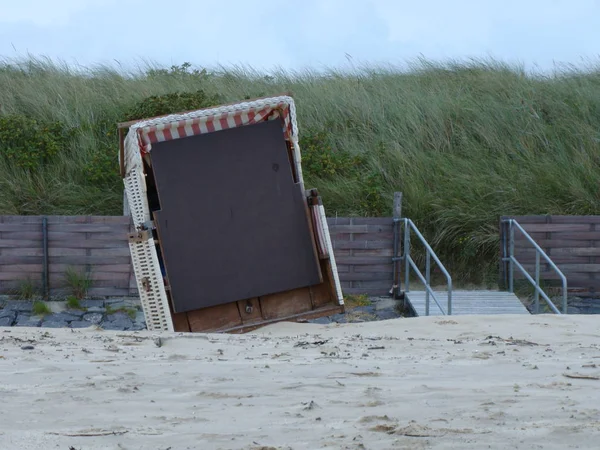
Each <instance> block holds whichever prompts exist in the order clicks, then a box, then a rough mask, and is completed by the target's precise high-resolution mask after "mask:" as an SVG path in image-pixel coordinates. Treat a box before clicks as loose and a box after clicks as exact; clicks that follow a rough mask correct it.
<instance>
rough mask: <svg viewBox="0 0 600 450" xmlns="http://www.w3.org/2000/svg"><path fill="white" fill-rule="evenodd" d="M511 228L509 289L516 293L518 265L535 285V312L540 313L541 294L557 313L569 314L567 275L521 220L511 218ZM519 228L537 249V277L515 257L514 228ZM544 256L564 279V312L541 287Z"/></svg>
mask: <svg viewBox="0 0 600 450" xmlns="http://www.w3.org/2000/svg"><path fill="white" fill-rule="evenodd" d="M509 224H510V227H511V230H510V255H509V263H510V277H509V289H510V292H511V293H514V268H515V267H516V268H517V269H519V271H520V272H521V274H523V276H524V277H525V279H526V280H527V281H529V283H531V285H532V286H534V288H535V296H534V308H535V312H536V313H539V299H540V296H541V297H542V298H543V299H544V301H545V302H546V304H547V305H548V307H549V308H550V309H551V310H552V311H554V312H555V313H556V314H567V307H568V305H567V292H568V291H567V277H565V274H564V273H562V271H561V270H560V269H559V268H558V266H557V265H556V264H554V262H553V261H552V260H551V259H550V257H549V256H548V255H547V254H546V252H545V251H544V250H543V249H542V247H540V246H539V245H538V244H537V243H536V242H535V241H534V240H533V238H532V237H531V236H530V235H529V233H527V231H525V229H524V228H523V227H522V226H521V225H520V224H519V222H517V221H516V220H514V219H510V221H509ZM515 228H517V229H518V230H519V232H520V233H521V235H522V236H523V237H524V238H525V240H527V241H528V242H529V243H530V244H531V245H532V246H533V248H534V249H535V252H536V253H535V278H533V277H532V276H531V275H530V274H529V273H528V272H527V270H526V269H525V267H523V265H522V264H521V263H520V262H519V261H517V258H515V232H514V229H515ZM541 258H544V261H546V263H547V264H548V265H549V267H550V268H551V269H552V270H554V271H555V272H556V273H557V274H558V276H559V277H560V279H561V280H562V287H563V301H562V310H563V312H562V313H561V312H560V310H559V309H558V308H557V307H556V305H555V304H554V302H553V301H552V299H550V297H548V295H547V294H546V292H544V291H543V290H542V288H541V287H540V270H541V269H540V259H541Z"/></svg>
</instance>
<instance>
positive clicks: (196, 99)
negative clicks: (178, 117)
mask: <svg viewBox="0 0 600 450" xmlns="http://www.w3.org/2000/svg"><path fill="white" fill-rule="evenodd" d="M221 102H222V98H221V97H220V96H219V95H209V94H207V93H206V92H204V91H203V90H202V89H199V90H197V91H195V92H173V93H170V94H164V95H152V96H150V97H147V98H145V99H143V100H142V101H140V102H138V103H137V104H136V105H135V106H134V107H132V108H131V109H129V110H128V111H127V113H126V114H125V118H124V121H129V120H137V119H145V118H149V117H155V116H162V115H165V114H173V113H178V112H183V111H189V110H194V109H200V108H206V107H209V106H215V105H218V104H219V103H221Z"/></svg>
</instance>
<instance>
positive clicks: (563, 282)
mask: <svg viewBox="0 0 600 450" xmlns="http://www.w3.org/2000/svg"><path fill="white" fill-rule="evenodd" d="M562 288H563V304H562V309H563V314H567V311H568V306H567V279H566V278H565V277H564V275H563V277H562Z"/></svg>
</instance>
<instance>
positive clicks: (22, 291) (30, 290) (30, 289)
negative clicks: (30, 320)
mask: <svg viewBox="0 0 600 450" xmlns="http://www.w3.org/2000/svg"><path fill="white" fill-rule="evenodd" d="M15 294H16V295H17V296H18V297H19V299H20V300H31V299H33V298H34V297H35V296H36V295H37V294H38V288H37V286H36V284H35V283H34V282H33V281H32V280H31V279H30V278H28V279H26V280H23V281H21V282H20V283H19V288H18V289H17V290H16V292H15Z"/></svg>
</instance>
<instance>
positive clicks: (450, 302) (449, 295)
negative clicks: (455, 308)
mask: <svg viewBox="0 0 600 450" xmlns="http://www.w3.org/2000/svg"><path fill="white" fill-rule="evenodd" d="M448 315H449V316H451V315H452V279H449V280H448Z"/></svg>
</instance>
